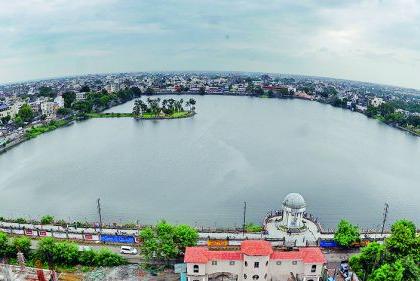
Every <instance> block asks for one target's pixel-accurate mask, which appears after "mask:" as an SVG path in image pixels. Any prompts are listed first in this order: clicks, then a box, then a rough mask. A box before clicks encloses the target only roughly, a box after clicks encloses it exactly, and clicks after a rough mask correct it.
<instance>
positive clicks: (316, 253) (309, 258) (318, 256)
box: [299, 247, 327, 263]
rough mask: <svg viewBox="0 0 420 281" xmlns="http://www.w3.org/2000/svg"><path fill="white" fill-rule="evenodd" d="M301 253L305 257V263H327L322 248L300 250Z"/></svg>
mask: <svg viewBox="0 0 420 281" xmlns="http://www.w3.org/2000/svg"><path fill="white" fill-rule="evenodd" d="M299 252H301V253H302V255H303V261H304V262H305V263H326V262H327V260H326V259H325V256H324V254H323V253H322V252H321V249H320V248H315V247H314V248H300V249H299Z"/></svg>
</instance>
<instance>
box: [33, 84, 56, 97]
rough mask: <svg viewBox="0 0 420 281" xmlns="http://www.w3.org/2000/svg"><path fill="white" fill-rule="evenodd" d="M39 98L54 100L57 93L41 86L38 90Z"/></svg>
mask: <svg viewBox="0 0 420 281" xmlns="http://www.w3.org/2000/svg"><path fill="white" fill-rule="evenodd" d="M38 95H39V96H43V97H50V98H54V97H55V96H56V95H57V93H56V92H54V91H53V89H52V88H51V87H46V86H41V87H40V88H39V94H38Z"/></svg>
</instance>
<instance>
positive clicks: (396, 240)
mask: <svg viewBox="0 0 420 281" xmlns="http://www.w3.org/2000/svg"><path fill="white" fill-rule="evenodd" d="M385 248H386V260H387V261H388V262H394V261H396V260H398V259H400V258H403V257H407V256H413V257H414V258H416V259H417V260H416V262H417V263H418V262H420V237H417V236H416V226H415V224H414V223H413V222H411V221H408V220H399V221H397V222H395V223H394V224H393V225H392V227H391V236H390V237H388V238H387V239H386V240H385Z"/></svg>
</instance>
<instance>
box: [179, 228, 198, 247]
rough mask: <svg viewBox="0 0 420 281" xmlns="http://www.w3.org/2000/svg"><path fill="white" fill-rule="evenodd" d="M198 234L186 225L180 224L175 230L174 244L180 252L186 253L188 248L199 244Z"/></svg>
mask: <svg viewBox="0 0 420 281" xmlns="http://www.w3.org/2000/svg"><path fill="white" fill-rule="evenodd" d="M197 240H198V232H197V230H195V229H194V228H192V227H191V226H189V225H186V224H180V225H177V226H175V228H174V242H175V245H176V247H177V248H178V249H179V251H180V252H182V253H185V248H186V247H191V246H194V245H196V244H197Z"/></svg>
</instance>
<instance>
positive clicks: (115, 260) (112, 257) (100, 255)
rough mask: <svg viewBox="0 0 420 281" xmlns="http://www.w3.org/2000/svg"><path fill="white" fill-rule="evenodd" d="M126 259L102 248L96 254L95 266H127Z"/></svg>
mask: <svg viewBox="0 0 420 281" xmlns="http://www.w3.org/2000/svg"><path fill="white" fill-rule="evenodd" d="M125 263H126V261H125V259H124V258H123V257H122V256H120V255H118V254H115V253H113V252H111V250H109V249H106V248H102V249H100V250H99V251H98V252H97V254H96V259H95V264H96V265H97V266H117V265H122V264H125Z"/></svg>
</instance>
